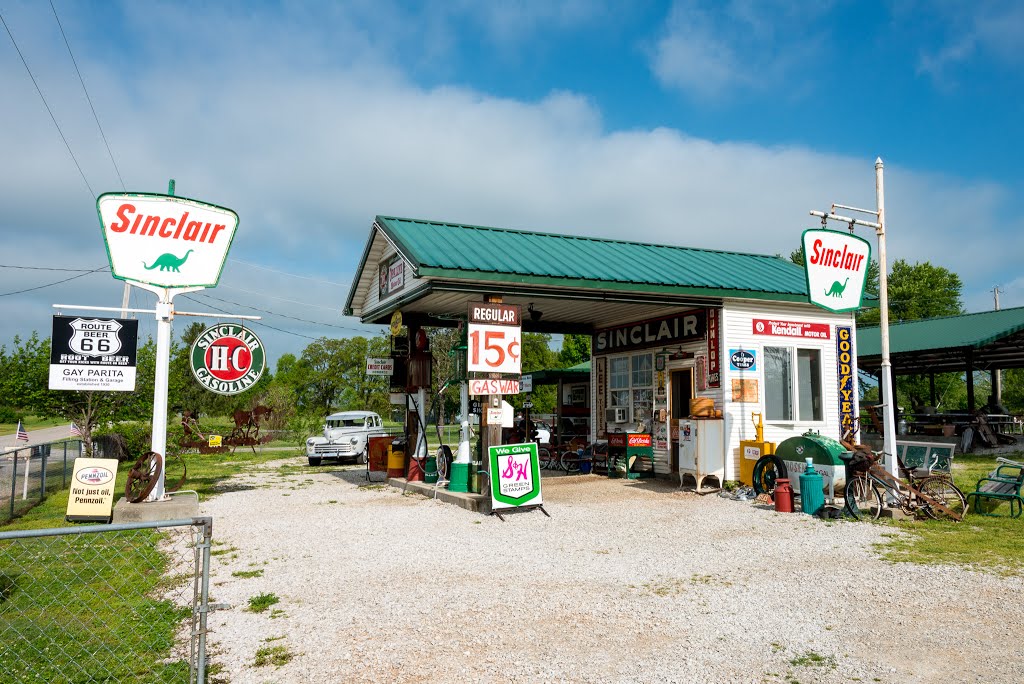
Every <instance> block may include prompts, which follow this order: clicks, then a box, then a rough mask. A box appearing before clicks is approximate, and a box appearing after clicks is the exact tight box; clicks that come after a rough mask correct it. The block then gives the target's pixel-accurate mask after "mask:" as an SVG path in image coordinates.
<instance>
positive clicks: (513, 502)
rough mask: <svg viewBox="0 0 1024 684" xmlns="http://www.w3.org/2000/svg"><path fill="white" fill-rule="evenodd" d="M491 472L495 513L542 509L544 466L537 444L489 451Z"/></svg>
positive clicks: (504, 447)
mask: <svg viewBox="0 0 1024 684" xmlns="http://www.w3.org/2000/svg"><path fill="white" fill-rule="evenodd" d="M487 454H488V460H489V462H490V469H491V510H492V511H496V510H499V509H502V508H518V507H520V506H539V505H540V504H542V503H544V501H543V498H542V497H541V492H540V465H539V463H538V461H537V443H536V442H528V443H526V444H502V445H500V446H492V447H488V448H487Z"/></svg>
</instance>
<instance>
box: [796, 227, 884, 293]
mask: <svg viewBox="0 0 1024 684" xmlns="http://www.w3.org/2000/svg"><path fill="white" fill-rule="evenodd" d="M803 246H804V266H805V267H806V272H807V294H808V296H809V298H810V300H811V304H817V305H818V306H820V307H821V308H823V309H828V310H829V311H834V312H836V313H841V312H843V311H856V310H857V309H859V308H860V301H861V297H862V296H863V294H864V285H865V283H866V282H867V279H868V266H869V265H870V264H871V243H869V242H868V241H867V240H865V239H863V238H859V237H857V236H856V235H851V234H849V233H840V232H838V231H835V230H825V229H812V230H805V231H804V235H803Z"/></svg>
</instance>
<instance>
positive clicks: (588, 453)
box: [559, 442, 608, 475]
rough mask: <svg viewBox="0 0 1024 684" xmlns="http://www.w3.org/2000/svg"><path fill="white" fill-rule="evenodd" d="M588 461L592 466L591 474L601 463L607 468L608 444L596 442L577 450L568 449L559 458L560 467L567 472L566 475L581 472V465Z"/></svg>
mask: <svg viewBox="0 0 1024 684" xmlns="http://www.w3.org/2000/svg"><path fill="white" fill-rule="evenodd" d="M588 461H589V462H590V464H591V472H593V468H594V466H595V465H598V464H599V463H604V464H605V467H607V463H608V443H607V442H594V443H592V444H588V445H586V446H579V447H577V448H576V449H567V450H566V451H563V452H562V455H561V457H560V458H559V467H560V468H561V469H562V470H564V471H565V474H566V475H574V474H576V473H578V472H580V464H581V463H584V462H588Z"/></svg>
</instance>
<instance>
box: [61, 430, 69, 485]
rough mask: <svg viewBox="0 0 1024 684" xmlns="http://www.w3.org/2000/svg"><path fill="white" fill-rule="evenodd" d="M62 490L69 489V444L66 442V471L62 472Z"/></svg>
mask: <svg viewBox="0 0 1024 684" xmlns="http://www.w3.org/2000/svg"><path fill="white" fill-rule="evenodd" d="M60 474H61V479H60V485H61V486H60V488H61V489H62V490H63V489H67V488H68V443H67V442H66V441H65V442H64V470H62V471H61V473H60Z"/></svg>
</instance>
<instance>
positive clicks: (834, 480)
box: [775, 432, 849, 492]
mask: <svg viewBox="0 0 1024 684" xmlns="http://www.w3.org/2000/svg"><path fill="white" fill-rule="evenodd" d="M847 451H849V450H848V449H847V448H846V447H844V446H843V445H842V444H840V443H839V442H838V441H836V440H834V439H832V438H831V437H825V436H824V435H819V434H817V433H815V432H805V433H804V434H802V435H800V436H799V437H790V438H789V439H785V440H783V441H782V442H780V443H779V446H778V447H777V448H776V449H775V455H776V456H778V457H779V459H780V460H781V461H782V462H783V464H785V466H786V474H787V476H788V477H789V482H790V484H791V485H792V486H793V489H794V490H796V491H797V492H799V491H800V489H799V487H800V475H801V474H802V473H803V472H804V471H805V470H807V462H806V459H808V458H810V459H812V463H814V469H815V470H816V471H817V472H818V473H819V474H820V475H821V477H822V480H823V481H824V482H823V484H824V487H825V489H826V490H828V489H829V486H830V485H831V486H832V488H833V491H837V492H842V487H843V486H845V483H846V466H845V465H844V463H843V461H842V460H841V459H840V458H839V455H840V454H843V453H846V452H847Z"/></svg>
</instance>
